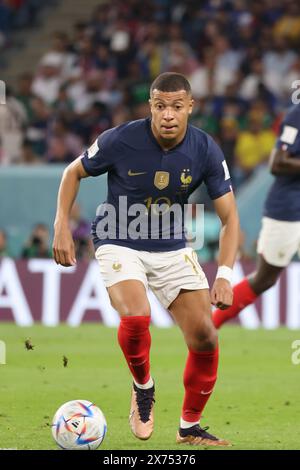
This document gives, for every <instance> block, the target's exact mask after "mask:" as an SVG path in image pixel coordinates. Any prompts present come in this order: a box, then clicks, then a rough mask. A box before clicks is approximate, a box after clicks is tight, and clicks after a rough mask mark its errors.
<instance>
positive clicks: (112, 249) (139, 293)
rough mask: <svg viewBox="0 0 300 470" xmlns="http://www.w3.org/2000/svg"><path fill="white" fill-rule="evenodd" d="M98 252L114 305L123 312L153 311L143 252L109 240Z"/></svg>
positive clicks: (122, 314) (123, 313) (148, 313)
mask: <svg viewBox="0 0 300 470" xmlns="http://www.w3.org/2000/svg"><path fill="white" fill-rule="evenodd" d="M95 256H96V259H97V261H98V264H99V267H100V272H101V275H102V278H103V281H104V284H105V286H106V288H107V291H108V294H109V297H110V300H111V303H112V306H113V307H114V308H115V309H116V310H117V311H118V312H119V314H120V315H121V316H125V315H150V307H149V302H148V298H147V294H146V288H147V277H146V273H145V267H144V265H143V263H142V261H141V259H140V256H139V252H138V251H137V250H133V249H131V248H126V247H122V246H119V245H113V244H107V245H102V246H100V248H98V250H97V251H96V254H95Z"/></svg>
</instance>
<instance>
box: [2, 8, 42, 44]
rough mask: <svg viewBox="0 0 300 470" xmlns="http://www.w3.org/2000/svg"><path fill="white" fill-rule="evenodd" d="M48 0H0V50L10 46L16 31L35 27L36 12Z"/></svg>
mask: <svg viewBox="0 0 300 470" xmlns="http://www.w3.org/2000/svg"><path fill="white" fill-rule="evenodd" d="M46 2H49V0H0V50H1V49H4V48H6V47H8V46H10V45H11V43H12V40H13V32H14V31H15V30H16V29H20V28H26V27H33V26H35V25H36V17H37V13H38V11H39V10H40V9H41V8H42V7H43V6H44V5H45V4H46Z"/></svg>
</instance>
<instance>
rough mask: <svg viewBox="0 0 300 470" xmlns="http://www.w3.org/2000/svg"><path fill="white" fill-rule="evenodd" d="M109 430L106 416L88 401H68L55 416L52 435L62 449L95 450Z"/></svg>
mask: <svg viewBox="0 0 300 470" xmlns="http://www.w3.org/2000/svg"><path fill="white" fill-rule="evenodd" d="M106 430H107V424H106V419H105V417H104V414H103V413H102V411H101V410H100V408H98V407H97V406H96V405H94V404H93V403H92V402H90V401H87V400H73V401H68V402H67V403H65V404H64V405H62V406H61V407H60V408H59V409H58V410H57V412H56V413H55V415H54V418H53V421H52V435H53V438H54V440H55V442H56V443H57V444H58V445H59V447H61V448H62V449H68V450H93V449H97V447H99V445H100V444H101V442H102V441H103V439H104V437H105V434H106Z"/></svg>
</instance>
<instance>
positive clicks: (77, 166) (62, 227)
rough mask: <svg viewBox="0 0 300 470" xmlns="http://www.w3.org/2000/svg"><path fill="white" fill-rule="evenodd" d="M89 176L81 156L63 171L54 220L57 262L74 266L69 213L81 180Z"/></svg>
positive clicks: (54, 255)
mask: <svg viewBox="0 0 300 470" xmlns="http://www.w3.org/2000/svg"><path fill="white" fill-rule="evenodd" d="M87 176H89V175H88V174H87V173H86V171H85V169H84V168H83V166H82V163H81V157H79V158H78V159H76V160H75V161H74V162H72V163H71V164H70V165H69V166H67V168H66V169H65V170H64V172H63V176H62V180H61V183H60V187H59V192H58V198H57V210H56V217H55V222H54V240H53V246H52V248H53V257H54V259H55V262H56V263H57V264H61V265H62V266H74V264H76V256H75V248H74V241H73V238H72V234H71V231H70V228H69V214H70V211H71V208H72V205H73V202H74V200H75V198H76V195H77V192H78V189H79V184H80V180H81V179H82V178H86V177H87Z"/></svg>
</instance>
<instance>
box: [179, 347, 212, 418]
mask: <svg viewBox="0 0 300 470" xmlns="http://www.w3.org/2000/svg"><path fill="white" fill-rule="evenodd" d="M218 360H219V348H218V347H216V349H215V350H214V351H191V350H189V354H188V358H187V361H186V365H185V370H184V374H183V383H184V387H185V395H184V401H183V407H182V418H183V419H184V420H185V421H188V422H190V423H193V422H196V421H199V419H200V416H201V413H202V411H203V409H204V407H205V405H206V402H207V400H208V399H209V397H210V395H211V393H212V391H213V388H214V385H215V382H216V380H217V370H218Z"/></svg>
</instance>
